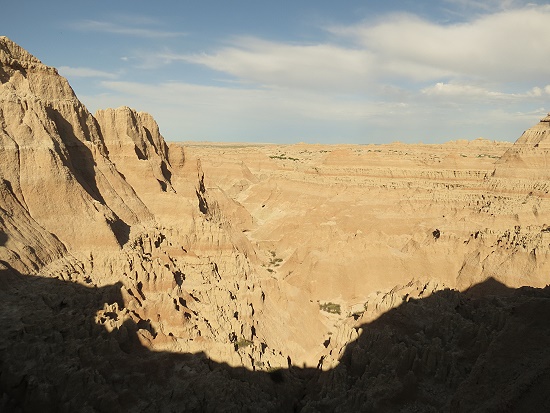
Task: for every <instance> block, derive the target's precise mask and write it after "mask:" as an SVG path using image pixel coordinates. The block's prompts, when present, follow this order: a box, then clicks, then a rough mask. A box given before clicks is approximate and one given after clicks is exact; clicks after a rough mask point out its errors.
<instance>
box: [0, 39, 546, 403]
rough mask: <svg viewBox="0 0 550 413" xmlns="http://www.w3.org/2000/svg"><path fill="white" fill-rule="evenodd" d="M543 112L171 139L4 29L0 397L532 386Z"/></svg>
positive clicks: (539, 301)
mask: <svg viewBox="0 0 550 413" xmlns="http://www.w3.org/2000/svg"><path fill="white" fill-rule="evenodd" d="M548 120H549V118H545V119H543V120H542V121H541V123H540V124H539V125H536V126H535V127H533V128H531V129H529V130H528V131H526V132H525V134H524V135H523V136H522V137H521V138H520V139H519V140H518V142H516V144H514V145H511V144H507V143H497V142H488V141H484V140H476V141H473V142H466V141H464V142H452V143H448V144H444V145H404V144H398V143H396V144H391V145H368V146H358V145H339V146H320V145H292V146H275V145H240V146H236V145H213V144H197V143H195V144H193V143H187V144H183V145H180V144H175V143H170V144H168V143H166V142H165V141H164V139H163V137H162V136H161V134H160V132H159V128H158V125H157V124H156V122H155V121H154V119H153V118H152V117H151V116H150V115H148V114H145V113H140V112H136V111H135V110H133V109H130V108H127V107H121V108H118V109H106V110H101V111H98V112H97V113H96V114H95V115H92V114H91V113H90V112H88V110H87V109H86V108H85V107H84V105H82V103H81V102H80V101H79V100H78V99H77V97H76V96H75V94H74V92H73V91H72V89H71V87H70V86H69V84H68V83H67V81H66V80H65V79H64V78H62V77H61V76H59V75H58V73H57V71H56V70H55V69H54V68H51V67H48V66H46V65H44V64H42V63H41V62H40V61H39V60H38V59H36V58H35V57H34V56H32V55H30V54H29V53H28V52H26V51H25V50H24V49H22V48H21V47H19V46H18V45H16V44H14V43H13V42H11V41H10V40H9V39H7V38H5V37H1V38H0V299H1V302H2V304H1V305H0V329H1V331H2V333H1V334H0V392H1V398H0V403H1V404H0V407H1V408H2V409H4V410H7V411H38V410H40V411H71V412H72V411H149V412H156V411H243V410H249V411H304V412H306V411H307V412H315V411H338V410H340V411H357V410H363V411H473V410H475V408H477V407H479V406H482V407H479V408H480V409H481V410H482V411H502V410H503V409H504V410H506V409H512V410H513V409H516V410H517V409H519V410H521V409H525V408H529V409H535V410H536V408H538V407H541V406H545V403H546V404H547V403H548V399H547V397H546V396H544V395H543V394H542V393H541V391H542V390H541V389H543V388H544V386H545V384H546V383H547V382H548V381H549V380H550V379H549V378H548V371H550V370H549V365H548V363H547V361H546V360H547V359H548V357H547V355H546V348H547V347H548V346H547V345H546V344H548V337H547V336H548V334H547V329H545V328H544V320H545V319H546V317H545V316H544V315H545V314H547V309H548V305H549V304H548V303H549V301H548V292H547V291H546V290H544V289H541V288H542V287H545V286H546V285H547V284H548V270H549V268H548V266H549V264H548V260H547V255H548V253H549V246H550V239H549V236H550V235H548V234H549V233H550V227H549V225H550V216H549V215H548V211H549V208H548V206H549V205H548V202H549V198H548V189H549V188H548V184H547V181H546V178H547V173H546V172H545V168H546V146H547V145H548V143H547V140H548V135H549V133H550V132H549V131H550V123H549V122H548ZM522 286H530V288H519V287H522ZM524 344H525V346H527V347H526V348H524V349H523V350H522V356H520V357H519V358H516V359H515V360H514V361H511V359H512V354H516V353H517V352H518V351H520V349H521V348H522V346H523V345H524ZM537 356H540V357H539V358H537ZM507 366H508V367H507ZM479 383H481V385H479ZM497 384H498V386H497ZM476 406H477V407H476ZM519 410H518V411H519Z"/></svg>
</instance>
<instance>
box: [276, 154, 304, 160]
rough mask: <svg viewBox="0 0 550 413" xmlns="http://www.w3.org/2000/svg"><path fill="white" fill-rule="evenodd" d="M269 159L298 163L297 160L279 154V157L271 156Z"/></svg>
mask: <svg viewBox="0 0 550 413" xmlns="http://www.w3.org/2000/svg"><path fill="white" fill-rule="evenodd" d="M270 158H271V159H281V160H289V161H299V159H298V158H293V157H292V156H286V154H284V153H283V154H279V155H271V156H270Z"/></svg>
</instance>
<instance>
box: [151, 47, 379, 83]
mask: <svg viewBox="0 0 550 413" xmlns="http://www.w3.org/2000/svg"><path fill="white" fill-rule="evenodd" d="M159 58H160V59H165V60H166V61H173V60H184V61H186V62H190V63H196V64H201V65H204V66H207V67H208V68H210V69H214V70H217V71H220V72H224V73H227V74H230V75H232V76H235V77H237V78H238V79H241V80H242V81H244V82H248V83H255V84H260V85H271V86H278V87H288V88H293V89H294V88H298V89H316V90H327V89H328V90H336V89H337V90H340V91H342V92H347V91H357V90H362V89H364V88H365V86H366V85H367V84H368V81H369V80H370V79H372V78H373V77H374V76H373V73H372V72H373V70H375V67H376V66H375V61H374V60H373V57H372V56H371V54H370V53H369V52H368V51H367V50H355V49H347V48H343V47H339V46H336V45H331V44H302V45H299V44H285V43H276V42H270V41H266V40H262V39H256V38H239V39H236V40H234V46H231V47H226V48H223V49H221V50H218V51H216V52H215V53H212V54H206V53H203V54H195V55H175V54H172V55H170V54H160V55H159Z"/></svg>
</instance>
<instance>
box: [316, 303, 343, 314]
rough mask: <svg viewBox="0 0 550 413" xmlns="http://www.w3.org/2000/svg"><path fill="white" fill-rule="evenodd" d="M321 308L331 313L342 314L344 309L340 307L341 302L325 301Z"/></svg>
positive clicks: (320, 305)
mask: <svg viewBox="0 0 550 413" xmlns="http://www.w3.org/2000/svg"><path fill="white" fill-rule="evenodd" d="M319 309H320V310H321V311H326V312H327V313H331V314H341V313H342V310H341V309H340V304H336V303H330V302H329V303H323V304H319Z"/></svg>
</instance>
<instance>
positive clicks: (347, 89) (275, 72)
mask: <svg viewBox="0 0 550 413" xmlns="http://www.w3.org/2000/svg"><path fill="white" fill-rule="evenodd" d="M476 3H477V2H476ZM498 3H499V4H501V8H506V6H507V3H506V2H498ZM510 4H511V3H510ZM549 21H550V6H543V7H527V8H522V9H512V10H507V11H501V12H497V13H494V14H487V15H483V16H481V17H477V18H475V19H473V20H471V21H469V22H466V23H460V24H450V25H445V24H437V23H433V22H429V21H426V20H423V19H420V18H418V17H416V16H413V15H403V14H401V15H391V16H386V17H385V18H384V20H380V21H377V22H364V23H361V24H359V25H355V26H347V27H330V28H328V29H327V30H328V31H329V32H330V33H331V34H332V35H334V38H333V41H332V42H325V43H316V44H296V43H290V42H288V43H283V42H273V41H267V40H264V39H258V38H251V37H241V38H236V39H233V41H232V42H231V44H230V45H229V46H226V47H223V48H220V49H218V50H215V51H213V52H210V53H202V54H177V53H171V52H168V51H164V52H161V53H156V54H149V55H148V56H147V59H148V61H152V60H153V59H155V62H156V64H157V65H158V64H170V63H173V62H175V61H184V62H187V63H195V64H200V65H203V66H206V67H208V68H210V69H213V70H216V71H219V72H222V73H225V74H227V75H229V76H231V77H233V78H237V79H238V80H240V81H241V82H245V83H250V84H257V85H263V86H277V87H287V88H291V89H296V88H298V89H304V90H317V91H327V90H329V91H334V92H340V93H372V92H373V91H374V90H376V89H377V88H379V87H380V85H381V84H382V83H386V84H387V83H389V84H395V83H403V82H413V83H412V84H409V85H408V86H407V88H411V87H412V88H415V86H414V84H419V85H420V84H422V83H424V84H425V83H426V82H442V81H445V82H451V81H455V82H456V81H462V82H466V83H470V82H472V81H473V82H474V83H477V84H492V85H494V84H499V83H505V82H524V83H529V82H533V83H541V82H543V81H545V80H547V76H548V67H550V43H548V40H547V39H549V38H550V24H548V22H549ZM350 42H351V43H350Z"/></svg>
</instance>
